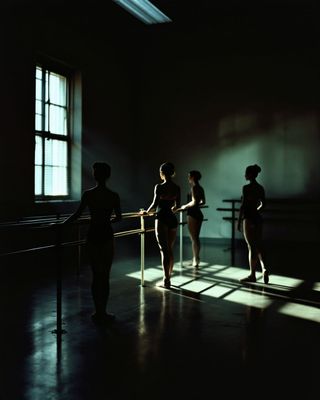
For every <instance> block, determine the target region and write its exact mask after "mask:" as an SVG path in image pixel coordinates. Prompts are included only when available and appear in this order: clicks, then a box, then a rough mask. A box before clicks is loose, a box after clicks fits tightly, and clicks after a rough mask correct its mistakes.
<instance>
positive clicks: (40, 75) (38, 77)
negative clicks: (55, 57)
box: [36, 67, 42, 79]
mask: <svg viewBox="0 0 320 400" xmlns="http://www.w3.org/2000/svg"><path fill="white" fill-rule="evenodd" d="M36 78H37V79H42V68H41V67H36Z"/></svg>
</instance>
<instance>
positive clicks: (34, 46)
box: [0, 1, 320, 238]
mask: <svg viewBox="0 0 320 400" xmlns="http://www.w3.org/2000/svg"><path fill="white" fill-rule="evenodd" d="M22 3H24V2H22ZM27 3H28V2H27ZM110 3H112V2H109V3H107V4H108V5H105V6H106V7H107V9H106V10H104V8H103V7H102V5H100V4H99V3H97V2H92V3H90V5H89V4H88V5H87V6H86V7H87V8H84V6H81V5H79V4H77V3H76V2H70V3H69V2H68V4H69V6H68V7H67V5H65V4H63V2H62V3H61V4H60V6H61V7H59V2H58V3H57V2H52V3H51V2H48V3H47V6H46V7H45V8H44V5H43V4H42V5H41V2H37V1H35V2H33V3H32V4H33V5H32V6H31V5H30V4H28V6H22V5H21V4H20V5H19V6H16V7H13V8H10V7H6V8H5V9H4V12H2V13H1V22H2V24H1V41H2V45H3V46H2V49H3V53H2V58H3V62H2V64H1V68H2V69H1V72H2V76H3V77H5V79H3V86H2V91H1V94H0V99H1V111H2V113H3V117H2V120H1V128H2V135H1V139H0V140H1V146H0V163H1V166H0V179H1V182H2V193H1V198H0V215H1V218H2V219H8V218H11V217H15V216H17V215H20V216H21V215H27V214H35V213H38V214H43V213H47V212H50V213H51V212H57V211H60V212H63V211H64V212H71V211H72V210H73V209H74V208H75V206H76V204H77V201H78V200H79V199H75V201H74V202H71V203H70V202H69V203H56V204H50V205H45V204H35V203H34V199H33V152H34V135H33V128H34V119H33V113H34V102H33V98H34V62H35V60H36V58H37V56H38V55H39V54H45V55H46V56H49V57H53V58H55V59H57V60H61V61H63V62H64V63H66V64H68V65H70V66H71V67H74V68H75V69H77V70H78V71H80V72H81V75H82V117H83V121H82V123H83V125H82V129H83V131H82V190H83V189H86V188H88V187H90V186H91V185H92V184H93V182H92V177H91V169H90V167H91V164H92V162H93V161H95V160H97V159H99V160H106V161H108V162H109V163H110V165H111V166H112V177H111V180H110V186H111V187H113V188H114V189H115V190H117V191H118V192H119V193H120V195H121V198H122V204H123V209H124V211H133V210H135V209H138V208H140V207H147V206H148V205H149V204H150V202H151V200H152V195H153V186H154V184H155V183H157V182H159V176H158V167H159V165H160V163H162V162H163V161H164V160H171V161H173V162H174V163H175V164H176V168H177V176H176V178H175V179H176V181H177V182H178V183H179V184H180V185H181V188H182V192H183V199H185V198H186V193H187V191H188V189H189V188H188V183H187V172H188V170H190V169H199V170H200V171H201V172H202V173H203V179H202V184H203V186H204V188H205V190H206V193H207V201H208V205H209V208H208V209H207V210H206V211H205V213H206V216H207V217H208V219H209V221H208V222H206V223H205V225H204V228H203V231H202V235H203V236H205V237H213V238H221V237H222V238H223V237H229V236H230V225H229V223H226V222H223V220H222V215H221V214H219V213H218V212H217V211H216V207H220V206H221V205H222V200H223V199H225V198H230V197H235V198H239V197H240V194H241V187H242V185H243V184H245V180H244V169H245V167H246V166H247V165H249V164H253V163H257V164H259V165H260V166H261V167H262V172H261V175H260V176H259V180H260V182H261V183H262V184H264V185H265V188H266V192H267V196H269V197H270V198H273V197H277V198H279V197H280V198H284V197H285V198H286V197H289V198H290V197H294V198H296V197H300V198H309V197H312V198H319V183H320V182H319V181H320V176H319V156H318V151H319V112H318V105H319V97H318V93H319V88H320V87H319V86H320V80H319V56H318V54H319V46H318V43H317V40H316V38H317V35H318V33H319V32H318V27H317V26H318V24H317V19H316V14H315V12H314V10H313V9H312V8H310V7H309V8H308V7H305V8H303V9H302V8H301V7H289V5H288V4H287V5H286V6H285V7H282V8H279V7H277V6H273V7H270V8H266V9H263V10H262V9H259V8H257V7H254V6H247V7H242V8H239V7H238V8H232V7H229V8H228V7H225V8H220V9H216V10H215V12H212V9H210V12H209V11H208V13H207V14H206V15H204V14H202V15H201V16H200V15H198V19H196V20H193V19H192V14H189V15H186V17H185V19H183V18H181V19H179V18H177V20H176V21H174V22H173V23H172V24H168V25H166V26H144V25H143V24H141V23H140V22H137V21H135V20H134V19H133V18H129V17H126V16H125V13H123V11H121V12H120V11H119V10H118V8H115V5H113V6H111V5H110ZM176 4H177V2H176ZM208 4H209V2H208ZM40 5H41V6H40ZM50 5H51V7H50ZM193 9H195V10H196V8H195V7H193ZM196 14H197V13H196V11H195V13H194V17H196V16H197V15H196ZM200 17H201V18H200Z"/></svg>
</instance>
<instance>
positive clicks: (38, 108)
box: [36, 100, 42, 114]
mask: <svg viewBox="0 0 320 400" xmlns="http://www.w3.org/2000/svg"><path fill="white" fill-rule="evenodd" d="M36 113H37V114H42V101H39V100H36Z"/></svg>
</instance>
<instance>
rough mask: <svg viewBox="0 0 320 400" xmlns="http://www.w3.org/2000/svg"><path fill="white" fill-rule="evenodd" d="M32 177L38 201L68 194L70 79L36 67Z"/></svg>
mask: <svg viewBox="0 0 320 400" xmlns="http://www.w3.org/2000/svg"><path fill="white" fill-rule="evenodd" d="M35 73H36V88H35V89H36V92H35V93H36V96H35V103H36V104H35V170H34V171H35V175H34V182H35V186H34V192H35V196H36V198H37V199H48V200H50V199H57V198H65V197H68V196H69V195H70V188H69V183H68V182H69V172H70V168H69V165H70V160H69V158H70V151H71V134H70V122H71V121H70V120H71V118H70V105H69V99H70V79H69V78H68V76H67V75H66V74H65V75H63V74H60V73H56V72H54V71H50V70H49V69H47V68H45V67H43V66H40V65H37V66H36V71H35Z"/></svg>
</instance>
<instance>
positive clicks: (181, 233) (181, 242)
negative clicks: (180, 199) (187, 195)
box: [179, 211, 183, 268]
mask: <svg viewBox="0 0 320 400" xmlns="http://www.w3.org/2000/svg"><path fill="white" fill-rule="evenodd" d="M179 219H180V238H179V239H180V267H181V268H182V266H183V265H182V264H183V212H182V211H180V217H179Z"/></svg>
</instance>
